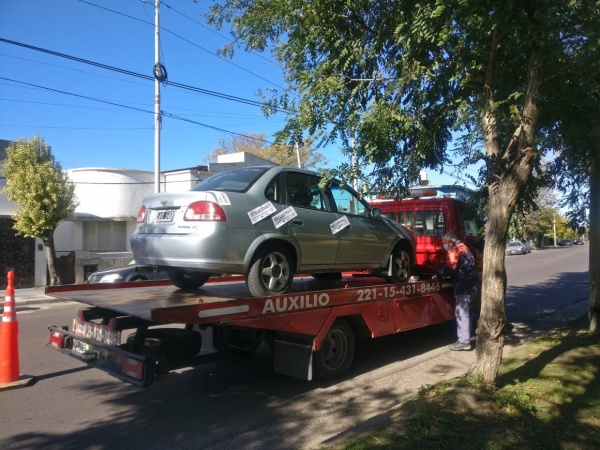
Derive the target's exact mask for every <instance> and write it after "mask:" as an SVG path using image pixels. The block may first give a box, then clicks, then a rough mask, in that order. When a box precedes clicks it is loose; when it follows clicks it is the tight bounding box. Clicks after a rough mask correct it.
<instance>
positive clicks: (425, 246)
mask: <svg viewBox="0 0 600 450" xmlns="http://www.w3.org/2000/svg"><path fill="white" fill-rule="evenodd" d="M440 194H441V196H440ZM466 194H467V193H466V191H464V190H457V188H456V187H455V186H436V187H430V188H412V189H410V196H409V197H408V198H402V199H395V198H391V199H390V198H381V197H380V196H378V197H377V198H375V199H373V200H370V201H369V203H370V204H371V206H373V207H377V208H380V209H381V212H382V213H383V214H385V215H386V216H387V217H389V218H390V219H392V220H395V221H396V222H399V223H401V224H403V225H405V226H406V227H407V228H409V229H410V230H412V231H413V233H414V236H415V240H416V244H417V249H416V265H415V272H420V273H432V272H435V271H436V270H437V268H439V267H440V266H442V265H444V264H445V261H446V251H445V250H444V247H443V245H442V244H443V243H442V236H443V235H444V234H445V233H446V232H448V231H454V232H455V233H456V234H457V236H458V238H459V239H460V240H461V241H463V242H464V243H465V244H466V245H467V246H468V247H469V249H470V250H471V253H473V256H474V257H475V260H476V262H477V268H478V272H479V273H480V274H481V272H482V267H483V239H482V238H481V237H480V236H479V230H480V228H481V227H482V221H481V219H480V218H479V217H478V216H477V213H476V212H475V210H474V208H473V207H472V206H471V205H469V204H468V203H467V202H466V201H465V200H466Z"/></svg>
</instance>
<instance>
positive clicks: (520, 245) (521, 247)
mask: <svg viewBox="0 0 600 450" xmlns="http://www.w3.org/2000/svg"><path fill="white" fill-rule="evenodd" d="M527 253H531V246H530V245H529V244H528V243H527V242H521V241H513V242H509V243H508V244H507V245H506V254H507V255H526V254H527Z"/></svg>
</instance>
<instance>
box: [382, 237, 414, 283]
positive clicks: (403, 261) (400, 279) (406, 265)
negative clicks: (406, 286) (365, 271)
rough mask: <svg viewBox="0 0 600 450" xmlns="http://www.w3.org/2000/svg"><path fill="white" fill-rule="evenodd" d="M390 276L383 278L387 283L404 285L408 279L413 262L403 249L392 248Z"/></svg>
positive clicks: (399, 247)
mask: <svg viewBox="0 0 600 450" xmlns="http://www.w3.org/2000/svg"><path fill="white" fill-rule="evenodd" d="M391 264H392V274H391V275H387V276H386V277H385V279H386V281H387V282H388V283H393V284H398V283H405V282H407V281H408V279H409V278H410V274H411V271H412V266H413V261H412V259H411V257H410V253H409V252H408V250H406V248H405V247H401V246H398V247H396V248H394V251H393V252H392V258H391Z"/></svg>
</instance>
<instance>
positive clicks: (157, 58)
mask: <svg viewBox="0 0 600 450" xmlns="http://www.w3.org/2000/svg"><path fill="white" fill-rule="evenodd" d="M159 5H160V0H154V24H155V31H154V192H160V128H161V125H162V117H161V115H160V83H161V81H160V80H159V78H161V77H160V76H157V72H158V70H159V69H158V68H159V67H161V64H160V13H159Z"/></svg>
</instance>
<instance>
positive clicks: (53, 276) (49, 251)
mask: <svg viewBox="0 0 600 450" xmlns="http://www.w3.org/2000/svg"><path fill="white" fill-rule="evenodd" d="M42 241H43V242H44V251H45V254H46V261H47V264H48V274H49V277H50V279H49V280H48V284H49V285H50V286H54V285H57V284H61V277H60V274H59V272H58V269H57V268H58V265H57V264H56V250H55V248H54V230H51V231H50V232H49V233H48V234H47V235H44V236H42Z"/></svg>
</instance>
